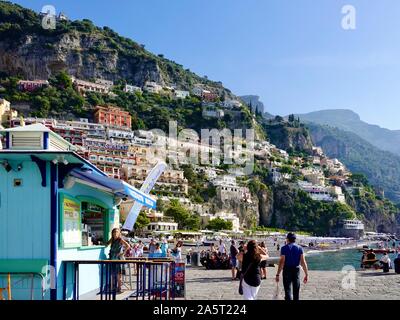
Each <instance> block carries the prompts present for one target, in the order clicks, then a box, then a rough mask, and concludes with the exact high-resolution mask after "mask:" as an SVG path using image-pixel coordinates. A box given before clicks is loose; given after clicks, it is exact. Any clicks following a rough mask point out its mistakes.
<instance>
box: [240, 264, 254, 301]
mask: <svg viewBox="0 0 400 320" xmlns="http://www.w3.org/2000/svg"><path fill="white" fill-rule="evenodd" d="M252 264H253V262H252V263H250V264H249V266H248V267H247V270H246V272H245V273H241V274H240V281H239V294H240V295H241V296H242V295H243V279H244V276H245V275H246V274H247V272H248V271H249V270H250V267H251V265H252Z"/></svg>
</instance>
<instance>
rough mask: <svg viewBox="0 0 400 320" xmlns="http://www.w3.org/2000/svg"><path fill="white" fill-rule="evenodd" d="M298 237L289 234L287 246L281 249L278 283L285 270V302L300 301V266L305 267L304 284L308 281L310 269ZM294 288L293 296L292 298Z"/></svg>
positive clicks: (277, 275)
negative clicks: (297, 242)
mask: <svg viewBox="0 0 400 320" xmlns="http://www.w3.org/2000/svg"><path fill="white" fill-rule="evenodd" d="M295 242H296V235H295V234H294V233H292V232H289V233H288V234H287V236H286V245H284V246H283V247H282V248H281V257H280V260H279V266H278V272H277V274H276V282H279V276H280V273H281V271H282V270H283V286H284V289H285V300H299V292H300V265H301V266H302V267H303V270H304V273H305V276H304V280H303V282H304V284H306V283H307V281H308V267H307V262H306V259H305V258H304V253H303V248H302V247H300V246H299V245H297V244H296V243H295ZM292 286H293V296H292Z"/></svg>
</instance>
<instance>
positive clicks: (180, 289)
mask: <svg viewBox="0 0 400 320" xmlns="http://www.w3.org/2000/svg"><path fill="white" fill-rule="evenodd" d="M185 267H186V266H185V263H176V264H175V269H174V270H172V276H173V278H174V287H173V288H172V290H173V292H172V294H173V296H174V298H175V299H176V298H185V284H186V283H185Z"/></svg>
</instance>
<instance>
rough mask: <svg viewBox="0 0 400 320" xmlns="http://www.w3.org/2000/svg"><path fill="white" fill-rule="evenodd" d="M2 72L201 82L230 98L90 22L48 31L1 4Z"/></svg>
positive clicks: (29, 15)
mask: <svg viewBox="0 0 400 320" xmlns="http://www.w3.org/2000/svg"><path fill="white" fill-rule="evenodd" d="M0 70H1V71H2V72H3V73H5V74H7V75H9V76H19V77H22V78H26V79H31V80H32V79H47V78H49V77H51V76H54V75H55V74H57V73H58V72H60V71H62V70H65V71H66V72H68V73H69V74H70V75H72V76H75V77H77V78H82V79H93V78H102V79H106V80H112V81H114V82H118V81H119V80H123V81H127V82H128V83H130V84H132V85H137V86H142V85H143V84H144V83H145V82H146V81H155V82H157V83H159V84H161V85H166V86H172V85H175V86H176V87H177V88H180V89H190V88H192V86H193V85H194V84H197V83H201V84H205V85H208V86H210V87H212V88H214V89H215V90H216V91H218V93H219V94H220V95H221V97H223V96H224V95H230V91H229V90H227V89H225V88H224V87H223V86H222V84H221V83H220V82H214V81H210V80H208V79H205V78H202V77H199V76H197V75H196V74H195V73H193V72H191V71H190V70H188V69H184V67H183V66H182V65H179V64H177V63H175V62H173V61H171V60H168V59H166V58H164V57H163V56H162V55H158V56H157V55H154V54H152V53H150V52H149V51H147V50H145V48H144V45H140V44H138V43H136V42H135V41H133V40H131V39H128V38H124V37H121V36H120V35H118V33H116V32H114V31H113V30H111V29H110V28H108V27H103V28H99V27H96V26H95V25H93V23H92V22H91V21H90V20H86V19H84V20H82V21H70V20H66V21H57V26H56V29H55V30H45V29H43V28H42V26H41V17H40V16H39V15H38V14H37V13H35V12H34V11H32V10H29V9H25V8H23V7H21V6H19V5H14V4H11V3H9V2H4V1H1V2H0Z"/></svg>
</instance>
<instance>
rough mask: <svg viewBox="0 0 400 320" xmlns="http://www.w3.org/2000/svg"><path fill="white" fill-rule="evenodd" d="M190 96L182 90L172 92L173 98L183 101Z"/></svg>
mask: <svg viewBox="0 0 400 320" xmlns="http://www.w3.org/2000/svg"><path fill="white" fill-rule="evenodd" d="M189 96H190V92H189V91H183V90H175V91H174V97H175V98H177V99H185V98H187V97H189Z"/></svg>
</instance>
